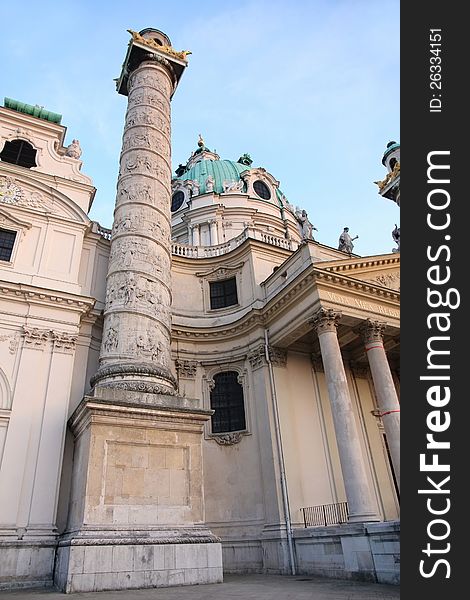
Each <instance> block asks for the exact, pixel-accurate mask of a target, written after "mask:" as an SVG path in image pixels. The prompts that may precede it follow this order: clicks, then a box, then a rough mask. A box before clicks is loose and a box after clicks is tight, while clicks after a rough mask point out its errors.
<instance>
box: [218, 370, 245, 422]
mask: <svg viewBox="0 0 470 600" xmlns="http://www.w3.org/2000/svg"><path fill="white" fill-rule="evenodd" d="M213 379H214V388H213V389H212V390H211V408H212V410H214V411H215V412H214V414H213V415H212V433H227V432H229V431H243V430H244V429H246V421H245V402H244V400H243V387H242V385H241V384H240V383H239V382H238V373H237V372H236V371H225V372H224V373H217V374H216V375H214V377H213Z"/></svg>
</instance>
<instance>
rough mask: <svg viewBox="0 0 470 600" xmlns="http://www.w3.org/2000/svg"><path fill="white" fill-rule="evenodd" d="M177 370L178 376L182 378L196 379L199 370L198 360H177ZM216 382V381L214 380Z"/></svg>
mask: <svg viewBox="0 0 470 600" xmlns="http://www.w3.org/2000/svg"><path fill="white" fill-rule="evenodd" d="M175 365H176V371H177V373H178V377H179V378H181V379H195V378H196V372H197V362H196V361H194V360H181V359H177V360H176V361H175ZM212 384H214V382H212Z"/></svg>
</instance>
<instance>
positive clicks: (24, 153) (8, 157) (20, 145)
mask: <svg viewBox="0 0 470 600" xmlns="http://www.w3.org/2000/svg"><path fill="white" fill-rule="evenodd" d="M36 153H37V150H36V149H35V148H33V146H32V145H31V144H30V143H29V142H25V141H24V140H13V141H11V142H5V146H4V147H3V150H2V152H1V153H0V159H1V160H3V161H4V162H7V163H11V164H12V165H19V166H20V167H26V168H27V169H30V168H31V167H37V163H36Z"/></svg>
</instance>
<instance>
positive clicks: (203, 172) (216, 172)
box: [175, 159, 283, 204]
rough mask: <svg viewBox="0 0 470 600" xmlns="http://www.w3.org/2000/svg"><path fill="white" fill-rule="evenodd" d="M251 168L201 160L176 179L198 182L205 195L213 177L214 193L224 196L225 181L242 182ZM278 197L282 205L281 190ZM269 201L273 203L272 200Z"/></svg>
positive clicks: (225, 162) (277, 191)
mask: <svg viewBox="0 0 470 600" xmlns="http://www.w3.org/2000/svg"><path fill="white" fill-rule="evenodd" d="M251 168H252V167H250V166H247V165H244V164H242V163H239V162H235V161H234V160H210V159H208V160H201V161H199V162H197V163H196V164H195V165H193V166H192V167H191V168H190V169H188V170H187V171H185V172H184V173H183V174H182V175H180V176H179V177H176V178H175V179H176V180H177V181H186V180H192V181H197V182H198V183H199V194H205V193H206V181H207V178H208V177H209V176H211V177H212V178H213V179H214V190H213V191H214V193H216V194H222V193H223V192H224V181H234V182H238V181H241V180H242V178H241V174H242V173H244V172H245V171H249V170H250V169H251ZM244 192H246V189H243V190H242V191H241V193H244ZM276 197H277V200H278V202H280V203H281V204H282V197H283V194H282V192H281V191H280V190H279V189H277V190H276ZM269 201H272V199H271V200H269ZM269 201H268V202H269Z"/></svg>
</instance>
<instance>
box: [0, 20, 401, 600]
mask: <svg viewBox="0 0 470 600" xmlns="http://www.w3.org/2000/svg"><path fill="white" fill-rule="evenodd" d="M186 64H187V57H186V56H185V55H184V53H179V52H176V51H175V50H173V49H172V47H171V43H170V41H169V39H168V38H167V37H166V36H165V35H164V34H162V33H161V32H159V31H158V30H151V29H149V30H143V31H142V32H140V33H136V32H132V39H131V42H130V44H129V49H128V53H127V56H126V62H125V65H127V67H126V68H125V69H124V70H123V74H122V76H121V78H120V80H119V81H118V91H120V93H123V94H124V95H126V96H128V103H129V104H128V111H127V115H126V123H125V128H124V136H123V147H122V153H121V170H120V174H119V180H118V191H117V200H116V211H115V217H114V223H113V228H112V230H107V229H106V228H103V227H101V226H100V225H99V224H98V223H96V222H94V221H92V220H91V219H90V217H89V216H88V213H89V211H90V208H91V205H92V202H93V199H94V195H95V188H94V187H93V183H92V181H91V180H90V178H89V177H87V176H86V175H85V174H84V173H83V172H82V170H81V169H82V161H81V150H80V146H79V143H78V141H77V140H74V141H73V142H72V144H70V145H68V146H66V145H65V144H64V138H65V127H63V126H62V125H61V124H60V122H61V117H60V115H56V114H54V113H49V112H47V111H45V110H43V109H38V108H37V107H32V106H28V105H23V104H21V103H19V102H16V101H13V100H9V99H5V103H4V107H1V108H0V159H1V161H0V237H1V240H0V241H1V245H0V285H1V295H0V305H1V311H0V315H1V317H0V460H1V463H0V464H1V468H0V555H1V557H2V559H1V560H0V586H1V587H3V588H14V587H25V586H33V585H44V586H47V585H52V584H53V583H55V585H56V586H58V587H59V588H60V589H62V590H63V591H66V592H73V591H92V590H101V589H124V588H139V587H156V586H161V585H182V584H192V583H207V582H214V581H221V579H222V577H223V571H225V572H276V573H285V574H289V573H312V574H313V573H314V574H321V575H326V576H333V577H347V578H355V577H358V578H362V579H364V578H365V579H369V580H372V581H382V582H388V583H390V582H392V583H397V582H398V577H399V575H398V572H399V571H398V570H399V543H398V536H399V403H398V395H399V281H400V278H399V261H400V255H399V252H396V251H394V252H391V253H385V254H383V255H378V256H368V257H360V256H358V255H356V254H354V253H353V251H352V248H350V251H344V250H338V249H336V248H332V247H329V246H326V245H324V244H322V243H321V242H319V241H316V240H315V239H314V235H313V231H314V228H313V225H312V224H311V223H310V221H309V220H308V215H307V213H306V212H305V211H302V210H301V209H299V208H294V206H292V205H291V204H290V203H289V202H288V200H287V198H286V196H285V195H284V194H283V192H282V191H281V190H280V183H279V181H278V180H277V179H276V178H275V176H274V175H272V174H270V173H269V172H267V171H266V170H265V169H264V168H262V167H254V166H253V162H252V159H251V157H250V156H248V155H243V156H241V157H239V158H238V159H237V160H235V157H233V159H230V160H228V159H221V158H220V157H219V156H218V155H217V154H216V153H215V152H213V151H211V150H210V149H209V148H208V147H207V146H206V144H205V142H204V140H203V139H202V138H201V137H200V139H199V141H198V143H197V148H195V150H194V151H193V152H192V154H191V156H190V157H189V159H188V161H187V163H186V164H184V165H180V166H179V167H178V169H176V172H175V173H174V174H173V175H171V174H170V145H169V119H170V117H169V102H170V97H171V95H172V93H174V91H175V89H176V86H177V84H178V81H179V77H180V76H181V73H182V71H183V70H184V68H185V67H186ZM126 69H127V70H126ZM390 148H392V150H390ZM390 157H391V158H394V159H396V160H395V162H394V163H393V164H390ZM397 157H398V158H397ZM385 158H386V159H387V160H388V162H387V160H385ZM384 160H385V162H384V165H385V166H387V169H388V171H389V173H390V176H389V175H387V179H386V185H384V186H383V188H381V189H384V190H385V191H388V190H389V189H391V188H392V187H393V185H395V187H394V188H393V189H394V190H395V192H394V194H395V196H394V200H395V201H396V189H397V186H396V183H397V182H396V175H397V173H398V177H399V170H398V171H397V167H396V164H397V161H399V146H398V144H395V145H394V146H393V147H391V146H390V147H389V148H388V149H387V151H386V154H385V157H384ZM398 169H399V162H398ZM85 170H86V169H85ZM398 183H399V182H398ZM398 189H399V188H398ZM398 198H399V193H398ZM398 232H399V230H398ZM398 235H399V233H398ZM394 239H395V238H394ZM398 239H399V238H398ZM398 244H399V242H398ZM398 249H399V247H398Z"/></svg>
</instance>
